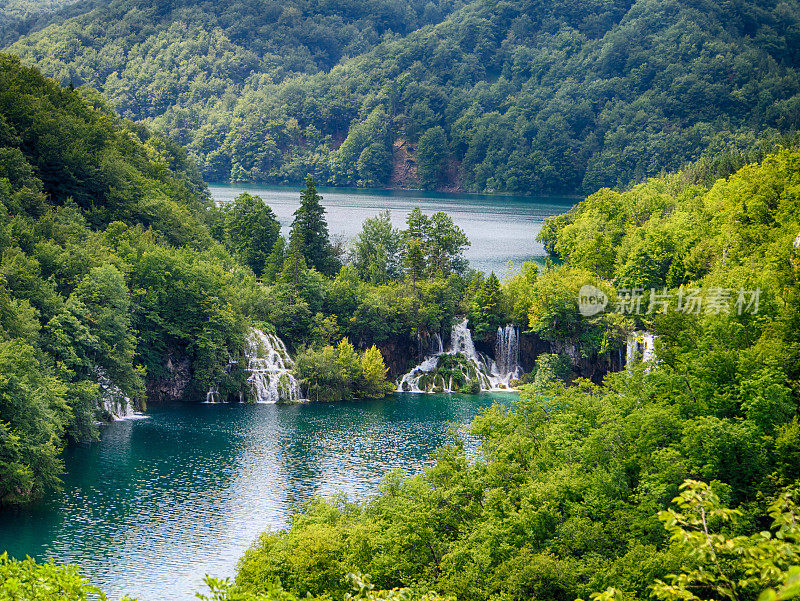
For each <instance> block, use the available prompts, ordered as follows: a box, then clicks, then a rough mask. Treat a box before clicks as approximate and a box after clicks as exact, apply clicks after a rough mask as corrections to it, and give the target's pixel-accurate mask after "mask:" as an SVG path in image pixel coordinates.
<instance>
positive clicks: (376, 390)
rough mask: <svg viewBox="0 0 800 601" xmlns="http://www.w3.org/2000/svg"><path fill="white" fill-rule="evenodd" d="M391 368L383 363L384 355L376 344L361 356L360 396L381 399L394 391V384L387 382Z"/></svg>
mask: <svg viewBox="0 0 800 601" xmlns="http://www.w3.org/2000/svg"><path fill="white" fill-rule="evenodd" d="M388 371H389V368H388V367H386V363H384V361H383V354H382V353H381V351H380V349H378V347H376V346H375V345H374V344H373V345H372V346H371V347H370V348H368V349H367V350H365V351H364V354H363V355H361V372H362V377H361V381H360V382H359V388H358V394H359V396H363V397H367V398H375V399H377V398H381V397H383V396H385V395H387V394H389V393H390V392H392V391H393V390H394V384H392V383H391V382H387V381H386V373H387V372H388Z"/></svg>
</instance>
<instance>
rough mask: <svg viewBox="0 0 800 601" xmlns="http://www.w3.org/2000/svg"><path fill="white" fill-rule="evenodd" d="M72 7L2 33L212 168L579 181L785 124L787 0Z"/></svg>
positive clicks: (467, 183)
mask: <svg viewBox="0 0 800 601" xmlns="http://www.w3.org/2000/svg"><path fill="white" fill-rule="evenodd" d="M81 7H83V9H82V10H83V12H82V13H81V14H78V15H76V16H74V17H73V18H64V17H65V16H67V15H63V16H59V17H54V18H53V19H52V21H53V24H52V25H50V26H49V27H45V28H42V29H40V30H36V31H33V32H31V33H30V34H29V35H27V36H25V37H23V38H21V39H19V40H18V41H16V43H14V44H13V45H12V46H11V51H13V52H14V53H17V54H19V55H20V56H22V57H23V58H24V60H25V61H27V62H30V63H33V64H36V65H38V66H39V67H40V68H42V69H43V70H44V72H46V73H48V74H50V75H52V76H54V77H56V78H57V79H58V80H59V81H60V82H62V83H63V84H64V85H68V84H70V83H74V85H88V86H91V87H94V88H97V89H99V90H101V91H102V92H103V93H104V94H105V95H106V96H107V97H108V99H109V100H110V102H111V103H112V104H113V105H114V106H115V107H116V108H117V110H119V111H120V113H121V114H122V115H123V116H125V117H127V118H136V119H140V120H144V121H145V122H147V123H148V124H152V125H154V126H155V127H156V128H157V129H158V130H160V131H163V132H165V133H168V134H169V135H171V136H172V137H174V138H175V139H176V140H177V141H178V142H180V143H181V144H184V145H185V146H186V147H187V148H188V149H189V151H190V153H191V154H193V155H194V156H195V157H196V158H197V159H198V161H199V164H200V167H201V169H202V172H203V174H204V176H205V177H206V178H207V179H209V180H210V181H222V180H228V179H233V180H234V181H264V182H266V181H268V182H291V183H299V182H301V181H302V180H303V179H305V177H306V175H307V174H308V173H311V174H313V175H314V177H315V179H316V180H317V181H318V182H319V183H327V184H334V185H360V186H386V185H390V184H391V185H400V186H420V185H421V186H425V187H433V186H447V187H456V188H457V187H462V188H464V189H467V190H474V191H481V190H508V191H518V192H525V193H531V192H533V193H539V192H570V193H571V192H575V191H585V192H587V193H588V192H594V191H595V190H596V189H598V188H600V187H603V186H612V187H617V186H623V187H624V186H626V185H628V184H629V183H632V182H637V181H641V180H642V179H644V178H645V177H647V176H654V175H657V174H658V173H659V172H661V171H662V170H664V169H670V170H676V169H678V168H680V167H681V166H682V165H683V164H685V163H686V162H688V161H693V160H696V159H698V158H699V157H701V156H705V157H706V158H707V160H709V161H712V160H713V161H715V165H714V168H715V172H716V173H715V174H716V175H727V174H728V173H731V172H732V171H733V170H735V169H736V168H738V167H741V166H743V165H744V164H746V162H747V157H746V154H747V151H748V150H749V149H750V147H751V146H752V145H753V144H754V143H755V142H756V141H757V140H759V139H761V138H765V137H767V138H769V137H772V136H774V135H776V134H779V133H787V132H791V131H793V130H796V129H797V128H798V126H800V121H799V120H800V117H799V115H800V112H798V103H799V102H800V100H799V98H800V96H799V95H800V75H799V72H798V67H800V53H798V50H797V49H798V48H800V25H799V23H800V6H799V5H798V3H797V1H796V0H789V1H779V0H769V1H767V2H760V3H758V4H754V3H752V2H747V1H745V0H733V1H730V2H725V3H719V2H713V1H711V0H701V1H699V2H683V1H681V0H669V1H666V2H663V1H655V0H636V1H631V0H592V1H591V2H583V3H575V2H572V1H571V0H558V1H555V2H553V1H548V2H544V1H543V0H511V1H510V2H503V3H500V4H498V3H497V2H495V1H494V0H473V1H471V2H459V1H451V0H439V1H426V2H421V1H420V2H417V1H415V2H407V3H401V4H398V3H394V2H386V1H383V0H381V1H378V0H375V1H370V2H361V1H353V2H347V3H345V4H342V3H323V4H319V3H316V4H315V3H311V4H308V3H303V2H295V1H292V2H289V3H288V4H287V3H275V2H267V3H266V4H265V3H263V2H255V1H254V0H239V1H237V2H234V3H229V4H227V5H226V7H225V10H224V11H218V10H216V7H214V6H213V5H211V4H208V5H205V4H191V3H187V2H167V1H166V0H160V1H159V2H157V3H155V4H153V3H152V2H144V0H115V2H112V3H110V4H107V5H103V6H98V7H95V6H94V5H93V4H92V3H79V4H77V5H75V7H74V10H75V11H78V12H80V11H81ZM44 20H45V22H47V19H46V18H44ZM711 157H717V158H716V159H712V158H711ZM409 164H410V165H411V167H409Z"/></svg>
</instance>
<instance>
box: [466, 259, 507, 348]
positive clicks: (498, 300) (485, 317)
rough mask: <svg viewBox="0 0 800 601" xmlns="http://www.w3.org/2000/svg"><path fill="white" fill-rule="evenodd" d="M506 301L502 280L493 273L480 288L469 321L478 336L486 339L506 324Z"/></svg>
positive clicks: (473, 302)
mask: <svg viewBox="0 0 800 601" xmlns="http://www.w3.org/2000/svg"><path fill="white" fill-rule="evenodd" d="M504 305H505V299H504V298H503V292H502V290H501V289H500V280H498V279H497V276H496V275H495V274H494V272H492V273H491V274H489V277H488V278H486V280H484V282H483V283H482V284H481V285H480V287H479V288H478V291H477V293H476V294H475V298H474V299H473V301H472V307H471V309H470V313H469V319H470V321H471V322H472V328H473V330H474V331H475V333H476V334H478V335H481V336H483V337H486V336H487V335H489V334H492V333H494V332H496V331H497V328H498V327H500V326H502V325H503V324H504V323H506V321H507V319H506V311H505V306H504Z"/></svg>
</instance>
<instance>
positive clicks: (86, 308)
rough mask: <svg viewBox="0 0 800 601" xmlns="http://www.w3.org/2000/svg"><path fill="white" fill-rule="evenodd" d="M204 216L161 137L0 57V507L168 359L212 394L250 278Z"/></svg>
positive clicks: (36, 488)
mask: <svg viewBox="0 0 800 601" xmlns="http://www.w3.org/2000/svg"><path fill="white" fill-rule="evenodd" d="M208 206H209V201H208V198H207V193H206V190H205V184H204V183H203V182H202V180H200V179H199V177H198V175H197V172H196V169H194V168H193V167H192V164H191V163H189V162H187V158H186V153H185V152H184V151H182V150H181V149H180V148H179V147H178V146H176V145H175V144H174V143H173V142H170V141H169V140H167V139H166V138H164V137H163V136H162V135H161V134H157V133H155V134H154V133H151V132H149V131H147V130H146V129H145V128H144V127H143V126H141V125H136V124H132V123H127V122H124V121H122V120H120V119H119V118H118V117H116V116H115V115H113V114H111V113H109V112H108V110H106V107H105V105H104V104H103V102H102V101H101V100H100V99H99V98H98V97H97V96H96V94H95V95H94V96H90V97H89V98H86V97H84V96H83V95H82V94H81V93H79V92H77V91H75V90H70V89H68V88H61V87H59V86H58V85H57V84H56V83H55V82H53V81H52V80H48V79H46V78H44V77H43V76H42V75H41V74H40V73H39V72H37V71H36V70H34V69H30V68H26V67H22V66H21V65H20V64H19V59H17V58H16V57H11V56H8V55H0V505H4V504H6V503H16V502H24V501H28V500H31V499H33V498H36V497H38V496H39V495H40V494H42V492H43V491H44V490H47V489H49V488H52V487H53V486H54V485H56V483H57V482H58V475H59V473H60V465H61V460H60V458H59V450H60V447H61V446H62V444H63V443H64V442H65V440H67V439H70V440H78V441H80V440H91V439H93V438H95V437H96V436H97V426H96V421H97V420H98V419H107V418H108V417H109V415H108V409H107V407H108V405H107V404H104V402H103V401H104V399H109V401H110V402H111V403H114V402H117V400H119V401H123V400H124V399H125V397H128V398H130V399H133V400H138V399H140V398H142V396H143V394H144V388H145V385H147V386H148V387H149V386H150V384H151V382H153V381H156V380H158V379H159V378H162V377H164V376H165V372H167V371H168V365H169V361H170V357H171V356H173V355H178V356H180V357H181V359H182V360H183V361H184V363H185V364H186V366H187V373H188V374H189V375H190V376H193V377H194V378H195V379H198V378H199V379H200V380H202V379H206V380H208V379H210V378H211V379H216V377H215V376H214V372H215V371H217V372H219V373H220V376H222V378H223V384H224V379H225V377H226V374H225V372H224V371H223V368H224V365H225V364H226V363H227V360H228V359H227V358H228V357H229V356H230V354H231V353H234V352H236V351H237V350H238V349H239V348H241V346H242V339H243V336H244V328H245V325H244V324H245V320H246V315H247V309H246V305H245V304H244V303H243V302H242V300H238V299H241V298H242V295H243V294H245V295H246V293H245V292H244V290H246V289H247V287H248V280H247V279H246V278H245V280H244V283H242V277H243V275H244V276H246V275H247V273H244V274H243V273H241V272H242V269H240V268H238V267H237V264H236V262H235V261H234V260H233V259H232V258H231V257H230V256H229V255H226V253H225V251H223V250H222V249H221V248H219V246H218V244H217V243H216V242H214V241H213V239H212V237H211V235H210V234H209V231H208V228H207V226H206V225H205V221H204V219H205V214H206V212H207V209H208ZM253 287H254V282H253V280H252V274H251V275H250V280H249V288H251V289H252V288H253ZM165 364H166V366H165ZM202 374H205V376H203V375H202ZM233 377H235V376H233ZM111 397H113V398H111ZM124 403H125V404H127V401H124Z"/></svg>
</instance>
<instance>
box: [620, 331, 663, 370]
mask: <svg viewBox="0 0 800 601" xmlns="http://www.w3.org/2000/svg"><path fill="white" fill-rule="evenodd" d="M657 362H658V357H656V336H655V334H651V333H650V332H632V333H631V334H630V335H629V336H628V344H627V348H626V350H625V367H631V366H633V365H637V364H639V363H643V364H651V366H652V365H655V364H656V363H657ZM647 369H649V368H647Z"/></svg>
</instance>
